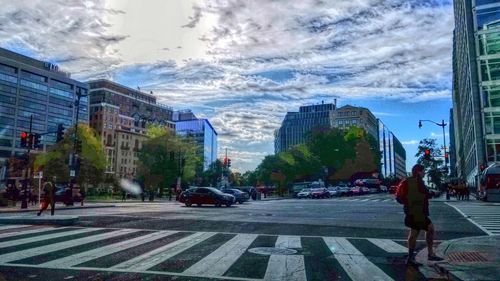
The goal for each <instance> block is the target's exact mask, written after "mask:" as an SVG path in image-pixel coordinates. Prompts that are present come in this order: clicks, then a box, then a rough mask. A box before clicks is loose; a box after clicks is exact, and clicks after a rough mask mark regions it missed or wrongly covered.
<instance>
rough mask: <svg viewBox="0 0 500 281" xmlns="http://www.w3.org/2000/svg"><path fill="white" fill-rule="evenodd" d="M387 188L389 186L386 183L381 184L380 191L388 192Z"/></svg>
mask: <svg viewBox="0 0 500 281" xmlns="http://www.w3.org/2000/svg"><path fill="white" fill-rule="evenodd" d="M387 190H388V188H387V186H385V185H381V186H380V191H381V192H387Z"/></svg>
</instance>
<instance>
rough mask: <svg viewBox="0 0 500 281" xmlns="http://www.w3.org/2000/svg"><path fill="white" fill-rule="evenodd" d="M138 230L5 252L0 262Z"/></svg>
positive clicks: (91, 236)
mask: <svg viewBox="0 0 500 281" xmlns="http://www.w3.org/2000/svg"><path fill="white" fill-rule="evenodd" d="M92 230H95V229H92ZM137 231H139V230H136V229H121V230H116V231H112V232H107V233H103V234H98V235H90V236H88V237H85V238H79V239H74V240H68V241H64V242H59V243H55V244H49V245H46V246H40V247H36V248H31V249H26V250H21V251H17V252H12V253H8V254H3V255H1V254H0V263H8V262H12V261H16V260H21V259H25V258H29V257H34V256H38V255H42V254H47V253H51V252H55V251H59V250H63V249H66V248H69V247H74V246H80V245H84V244H88V243H92V242H96V241H99V240H104V239H108V238H112V237H116V236H120V235H125V234H129V233H134V232H137Z"/></svg>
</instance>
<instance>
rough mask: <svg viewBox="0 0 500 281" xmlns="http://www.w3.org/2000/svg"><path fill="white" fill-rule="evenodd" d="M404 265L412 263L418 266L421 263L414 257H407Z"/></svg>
mask: <svg viewBox="0 0 500 281" xmlns="http://www.w3.org/2000/svg"><path fill="white" fill-rule="evenodd" d="M406 265H412V266H420V265H422V264H421V263H419V262H417V261H416V260H415V258H414V257H408V258H407V259H406Z"/></svg>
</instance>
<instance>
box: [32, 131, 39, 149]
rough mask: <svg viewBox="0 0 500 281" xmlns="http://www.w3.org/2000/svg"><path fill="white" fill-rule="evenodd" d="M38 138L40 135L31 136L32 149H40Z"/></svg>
mask: <svg viewBox="0 0 500 281" xmlns="http://www.w3.org/2000/svg"><path fill="white" fill-rule="evenodd" d="M40 138H41V135H40V134H33V148H39V147H41V144H40Z"/></svg>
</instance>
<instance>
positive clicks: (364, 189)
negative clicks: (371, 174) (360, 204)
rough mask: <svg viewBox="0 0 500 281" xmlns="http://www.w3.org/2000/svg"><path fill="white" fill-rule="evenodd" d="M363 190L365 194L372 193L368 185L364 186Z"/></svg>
mask: <svg viewBox="0 0 500 281" xmlns="http://www.w3.org/2000/svg"><path fill="white" fill-rule="evenodd" d="M361 190H363V194H367V193H370V189H369V188H368V187H366V186H362V187H361Z"/></svg>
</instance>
